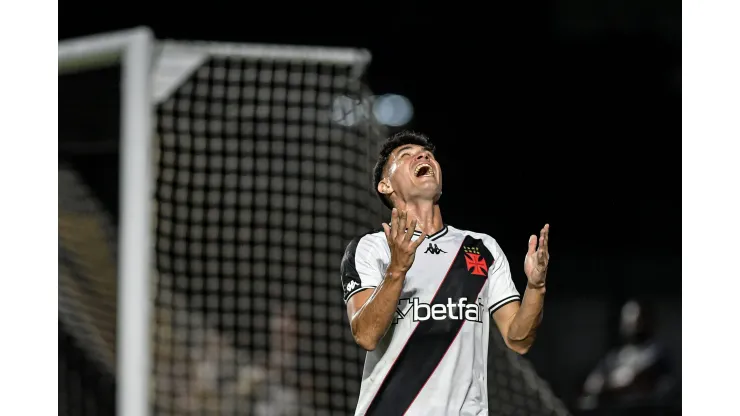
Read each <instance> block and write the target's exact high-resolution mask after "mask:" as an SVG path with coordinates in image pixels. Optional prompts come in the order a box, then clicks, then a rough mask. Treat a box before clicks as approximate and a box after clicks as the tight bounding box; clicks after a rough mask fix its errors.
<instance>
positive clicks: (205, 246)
mask: <svg viewBox="0 0 740 416" xmlns="http://www.w3.org/2000/svg"><path fill="white" fill-rule="evenodd" d="M358 65H362V64H361V63H360V62H347V63H333V62H328V61H327V62H324V61H321V60H305V59H299V58H295V59H288V60H274V59H267V58H259V57H258V58H255V57H246V56H241V57H240V56H234V55H232V56H212V57H211V58H209V59H208V60H206V62H205V63H203V64H202V65H201V66H200V68H198V69H197V70H196V71H195V72H194V73H193V74H192V75H191V76H190V77H189V78H188V79H187V80H186V81H185V82H184V83H183V84H182V85H181V86H180V87H178V88H177V89H176V90H175V91H174V93H173V94H172V95H171V96H170V97H168V98H167V99H166V100H165V101H163V102H162V103H161V105H160V106H159V108H158V116H159V117H158V136H159V176H158V181H157V194H156V199H157V205H158V211H157V224H158V227H157V232H156V233H157V234H156V250H157V268H158V272H159V281H158V285H157V298H156V322H157V324H156V325H157V330H156V332H155V345H156V347H155V370H154V371H155V380H156V383H155V385H156V391H155V408H156V410H157V412H158V413H159V414H190V413H191V412H196V413H198V412H205V413H207V414H251V415H297V414H326V415H328V414H349V413H351V412H352V409H353V407H354V405H355V402H356V400H357V396H358V393H359V383H360V379H361V369H362V359H363V358H364V356H363V355H362V354H361V351H360V349H359V348H357V347H356V346H355V345H354V343H353V341H352V339H351V334H350V332H349V331H348V329H347V328H348V323H347V318H346V314H345V313H342V311H343V310H344V304H343V302H342V296H341V288H340V284H339V282H338V280H337V273H338V269H337V267H338V266H337V265H338V264H339V262H340V260H341V257H342V254H343V251H344V248H345V246H346V244H347V242H348V241H349V240H350V239H351V238H353V237H354V236H355V235H357V234H358V233H363V232H365V231H366V230H367V229H369V228H371V227H373V225H374V224H378V223H379V222H380V216H379V214H380V212H379V210H380V203H379V202H378V201H377V200H376V199H375V197H374V195H373V194H372V193H371V192H370V186H369V184H370V176H371V175H370V169H371V167H372V159H373V155H372V153H373V152H374V150H375V148H376V147H377V142H378V140H379V138H380V135H379V134H378V132H379V130H378V129H377V127H376V126H374V125H373V124H372V123H371V122H370V120H369V119H364V118H363V114H366V113H363V112H362V111H360V110H361V106H362V105H363V104H362V103H363V100H362V98H363V97H364V98H367V91H365V89H364V87H363V84H362V82H361V81H360V80H359V79H358V77H357V76H356V74H357V73H358V71H357V70H358V68H357V66H358Z"/></svg>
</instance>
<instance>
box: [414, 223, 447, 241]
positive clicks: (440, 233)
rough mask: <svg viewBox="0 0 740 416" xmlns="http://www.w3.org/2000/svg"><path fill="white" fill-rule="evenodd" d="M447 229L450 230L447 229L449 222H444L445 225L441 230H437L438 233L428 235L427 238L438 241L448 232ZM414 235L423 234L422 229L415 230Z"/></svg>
mask: <svg viewBox="0 0 740 416" xmlns="http://www.w3.org/2000/svg"><path fill="white" fill-rule="evenodd" d="M447 231H448V230H447V224H444V227H442V229H441V230H439V231H437V232H436V233H434V234H432V235H428V236H427V238H428V239H430V240H432V241H437V240H439V239H440V238H442V237H443V236H444V235H445V234H447ZM414 235H415V236H417V237H418V236H420V235H421V231H419V230H414Z"/></svg>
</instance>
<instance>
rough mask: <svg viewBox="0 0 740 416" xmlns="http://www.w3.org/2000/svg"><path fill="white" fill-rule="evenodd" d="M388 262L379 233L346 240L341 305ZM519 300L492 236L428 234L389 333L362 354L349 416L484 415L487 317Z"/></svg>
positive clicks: (451, 231) (377, 277) (374, 282)
mask: <svg viewBox="0 0 740 416" xmlns="http://www.w3.org/2000/svg"><path fill="white" fill-rule="evenodd" d="M418 235H419V232H418V231H417V232H416V233H415V234H414V238H413V239H414V240H415V239H416V238H418ZM389 263H390V248H389V247H388V242H387V240H386V237H385V234H384V233H383V231H382V230H381V231H379V232H374V233H370V234H366V235H363V236H361V237H358V238H355V239H354V240H352V242H350V244H349V245H348V246H347V249H346V252H345V255H344V258H343V259H342V264H341V276H342V288H343V290H344V301H345V302H347V300H348V299H349V298H350V297H352V296H353V295H354V294H356V293H358V292H359V291H361V290H365V289H370V290H372V288H375V287H376V286H378V284H379V283H380V282H381V280H382V279H383V276H384V275H385V271H386V268H387V267H388V265H389ZM519 300H520V296H519V293H518V292H517V290H516V287H515V286H514V283H513V282H512V280H511V272H510V271H509V264H508V262H507V260H506V256H505V255H504V253H503V251H502V250H501V247H499V245H498V243H496V241H495V240H494V239H493V238H491V237H490V236H488V235H486V234H480V233H474V232H470V231H465V230H460V229H456V228H454V227H451V226H448V225H446V226H445V227H444V228H443V229H442V230H440V231H439V232H437V233H435V234H434V235H430V236H427V239H426V241H424V242H423V243H422V244H421V245H420V246H419V247H418V249H417V250H416V258H415V260H414V264H413V266H412V267H411V269H410V270H409V271H408V272H407V273H406V279H405V281H404V284H403V289H402V292H401V298H400V300H399V304H398V308H397V310H396V315H395V317H394V320H393V323H392V325H391V327H390V328H389V329H388V332H387V333H386V334H385V336H384V337H383V339H382V340H381V341H380V342H379V344H378V346H377V348H376V349H375V350H374V351H370V352H368V353H367V356H366V358H365V368H364V370H363V374H362V385H361V388H360V397H359V400H358V403H357V409H356V410H355V415H382V416H395V415H403V414H407V415H425V416H429V415H453V414H454V415H487V414H488V385H487V381H486V374H487V371H486V369H487V365H488V362H487V361H488V336H489V330H490V327H491V319H490V316H491V313H493V312H494V311H495V310H496V309H498V308H500V307H501V306H503V305H505V304H507V303H510V302H513V301H519ZM494 326H495V323H494Z"/></svg>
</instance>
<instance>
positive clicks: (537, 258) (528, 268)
mask: <svg viewBox="0 0 740 416" xmlns="http://www.w3.org/2000/svg"><path fill="white" fill-rule="evenodd" d="M549 235H550V224H545V227H544V228H543V229H542V230H541V231H540V238H539V247H538V246H537V237H536V236H534V235H532V236H530V237H529V249H528V250H527V255H526V256H525V257H524V273H525V274H526V275H527V280H529V284H530V285H532V286H535V287H542V286H544V285H545V279H546V278H547V266H548V264H549V263H550V253H549V252H548V251H547V240H548V237H549Z"/></svg>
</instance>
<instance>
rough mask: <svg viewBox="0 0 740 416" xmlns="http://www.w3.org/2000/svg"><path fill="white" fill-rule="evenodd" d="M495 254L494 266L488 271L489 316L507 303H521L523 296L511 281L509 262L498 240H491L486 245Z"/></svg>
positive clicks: (487, 301)
mask: <svg viewBox="0 0 740 416" xmlns="http://www.w3.org/2000/svg"><path fill="white" fill-rule="evenodd" d="M486 245H487V246H488V247H489V250H491V253H493V259H494V260H493V266H492V267H490V268H489V269H488V292H487V294H486V306H487V307H488V314H489V315H490V314H492V313H494V312H496V311H497V310H498V309H499V308H501V307H502V306H504V305H506V304H507V303H511V302H516V301H521V296H520V295H519V292H518V291H517V290H516V286H514V281H513V280H512V279H511V270H510V269H509V261H508V260H507V259H506V255H505V254H504V251H503V250H502V249H501V247H500V246H499V245H498V243H497V242H496V240H494V239H493V238H490V239H489V240H488V241H487V244H486Z"/></svg>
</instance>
